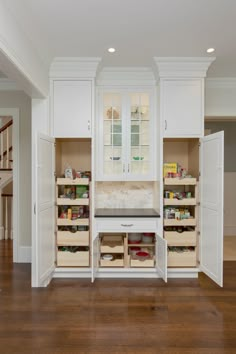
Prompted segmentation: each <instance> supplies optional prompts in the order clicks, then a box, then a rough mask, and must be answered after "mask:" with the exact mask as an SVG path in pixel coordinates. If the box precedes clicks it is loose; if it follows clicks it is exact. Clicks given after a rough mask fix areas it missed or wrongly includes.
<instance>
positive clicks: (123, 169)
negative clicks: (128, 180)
mask: <svg viewBox="0 0 236 354" xmlns="http://www.w3.org/2000/svg"><path fill="white" fill-rule="evenodd" d="M123 172H125V164H124V163H123Z"/></svg>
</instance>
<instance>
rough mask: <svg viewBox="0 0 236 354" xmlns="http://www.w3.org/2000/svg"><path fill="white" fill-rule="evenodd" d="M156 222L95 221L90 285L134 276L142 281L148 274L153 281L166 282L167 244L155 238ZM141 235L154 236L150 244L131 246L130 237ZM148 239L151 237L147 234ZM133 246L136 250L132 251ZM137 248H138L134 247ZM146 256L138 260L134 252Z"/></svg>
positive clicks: (149, 220) (100, 219)
mask: <svg viewBox="0 0 236 354" xmlns="http://www.w3.org/2000/svg"><path fill="white" fill-rule="evenodd" d="M158 228H159V220H158V218H142V217H139V218H132V217H129V218H127V217H118V218H117V217H115V218H112V217H111V218H103V217H102V218H101V217H97V218H96V233H95V237H94V240H93V242H92V269H91V271H92V282H93V281H94V280H95V279H96V277H99V276H101V277H103V276H107V274H109V273H110V276H111V274H112V273H113V276H114V277H115V276H117V274H118V273H119V276H122V277H124V276H126V274H129V275H128V276H129V277H132V276H135V275H136V274H137V272H138V273H139V274H142V276H144V277H145V275H144V274H145V273H146V274H148V273H149V272H151V274H152V276H153V277H155V276H156V277H161V278H162V279H163V280H164V281H165V282H166V281H167V242H166V240H165V239H163V238H162V237H160V236H159V235H158ZM134 231H135V232H136V233H135V235H136V236H137V235H140V239H142V235H143V233H144V235H145V233H146V232H147V231H148V232H151V234H152V235H153V236H154V237H153V241H152V242H150V243H149V242H148V243H145V242H144V241H143V239H142V241H141V242H140V243H132V242H131V241H130V236H132V235H134V234H133V232H134ZM149 235H150V234H149ZM135 246H136V247H135ZM137 246H138V247H137ZM137 248H138V249H140V251H141V252H146V253H147V254H148V256H147V258H146V259H142V258H141V259H140V258H139V257H137V255H136V254H135V252H136V251H135V249H137ZM107 254H109V255H112V260H106V259H104V255H105V256H106V255H107Z"/></svg>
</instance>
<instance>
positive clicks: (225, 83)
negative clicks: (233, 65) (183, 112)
mask: <svg viewBox="0 0 236 354" xmlns="http://www.w3.org/2000/svg"><path fill="white" fill-rule="evenodd" d="M205 87H206V88H214V89H236V77H215V78H207V79H206V83H205Z"/></svg>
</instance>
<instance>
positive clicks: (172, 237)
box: [164, 231, 197, 246]
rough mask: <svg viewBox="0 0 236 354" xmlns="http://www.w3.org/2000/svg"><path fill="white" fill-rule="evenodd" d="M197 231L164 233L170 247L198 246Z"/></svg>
mask: <svg viewBox="0 0 236 354" xmlns="http://www.w3.org/2000/svg"><path fill="white" fill-rule="evenodd" d="M196 234H197V233H196V231H184V232H181V233H180V232H177V231H164V238H165V239H166V241H167V243H168V245H169V246H196V242H197V237H196Z"/></svg>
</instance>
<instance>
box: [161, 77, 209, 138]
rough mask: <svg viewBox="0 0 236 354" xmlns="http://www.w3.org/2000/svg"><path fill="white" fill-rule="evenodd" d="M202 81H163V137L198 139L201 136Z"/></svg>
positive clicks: (202, 116)
mask: <svg viewBox="0 0 236 354" xmlns="http://www.w3.org/2000/svg"><path fill="white" fill-rule="evenodd" d="M203 103H204V102H203V81H202V79H191V80H190V79H189V80H187V79H186V80H182V79H181V80H178V79H175V80H167V79H166V80H163V81H162V83H161V116H162V124H163V135H164V137H185V136H186V137H200V136H202V135H203V123H204V115H203Z"/></svg>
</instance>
